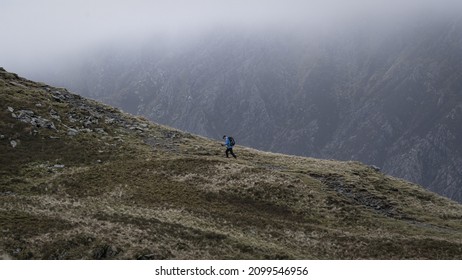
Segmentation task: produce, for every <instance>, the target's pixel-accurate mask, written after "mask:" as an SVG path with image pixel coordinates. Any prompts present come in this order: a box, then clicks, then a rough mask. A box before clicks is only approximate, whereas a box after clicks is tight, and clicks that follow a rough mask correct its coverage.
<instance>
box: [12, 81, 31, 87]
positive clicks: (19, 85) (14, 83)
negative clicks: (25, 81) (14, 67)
mask: <svg viewBox="0 0 462 280" xmlns="http://www.w3.org/2000/svg"><path fill="white" fill-rule="evenodd" d="M10 84H11V85H13V86H17V87H21V88H27V87H26V86H25V85H21V84H20V83H16V82H13V81H11V82H10Z"/></svg>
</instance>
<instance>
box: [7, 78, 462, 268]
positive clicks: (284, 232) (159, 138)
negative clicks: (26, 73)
mask: <svg viewBox="0 0 462 280" xmlns="http://www.w3.org/2000/svg"><path fill="white" fill-rule="evenodd" d="M57 97H58V98H57ZM0 104H1V107H0V135H3V136H2V137H0V138H1V139H0V154H1V157H0V230H1V239H0V257H1V256H3V257H4V258H18V259H80V258H84V259H164V258H168V259H175V258H179V259H247V258H252V259H262V258H268V259H279V258H282V259H285V258H291V259H293V258H296V259H428V258H429V259H453V258H455V259H460V258H462V223H461V221H462V206H461V205H459V204H457V203H454V202H452V201H450V200H448V199H445V198H442V197H440V196H437V195H435V194H433V193H430V192H428V191H426V190H424V189H423V188H421V187H419V186H416V185H413V184H410V183H407V182H405V181H402V180H398V179H395V178H392V177H389V176H385V175H384V174H382V173H379V172H376V171H374V170H373V169H371V168H369V167H368V166H365V165H362V164H361V163H358V162H338V161H327V160H317V159H311V158H302V157H294V156H286V155H279V154H272V153H265V152H261V151H256V150H252V149H248V148H245V147H239V146H238V147H237V148H236V152H237V154H238V157H239V158H238V159H237V160H234V159H226V158H224V156H223V155H224V154H223V152H224V151H223V149H222V147H221V146H220V144H219V142H217V141H212V140H209V139H205V138H201V137H198V136H194V135H190V134H187V133H183V132H180V131H176V130H173V129H170V128H166V127H163V126H159V125H156V124H153V123H149V122H147V121H146V120H144V119H141V118H137V117H133V116H129V115H126V114H124V113H121V112H120V111H118V110H116V109H114V108H110V107H108V106H105V105H102V104H99V103H97V102H94V101H90V100H86V99H83V98H80V97H79V96H76V95H73V94H70V93H68V92H67V91H66V90H64V89H56V88H52V87H49V86H46V85H42V84H37V83H34V82H31V81H28V80H25V79H22V78H19V77H17V76H16V75H14V74H11V73H8V72H5V71H3V69H0ZM8 107H11V108H13V109H14V112H18V111H19V110H32V111H34V115H35V116H40V117H42V118H45V119H48V120H51V121H53V123H54V125H55V127H56V130H55V129H50V128H44V127H40V128H37V127H33V126H32V125H31V124H30V123H25V122H21V121H19V120H18V119H15V118H14V117H12V113H11V112H10V111H9V110H8ZM51 110H54V112H53V113H51V114H50V112H52V111H51ZM55 112H56V113H55ZM52 115H54V116H55V117H54V118H52ZM57 116H59V117H57ZM89 121H90V122H89ZM69 128H73V129H80V130H82V129H83V128H86V129H87V130H86V131H81V132H80V133H78V134H77V135H75V136H70V135H68V131H69ZM101 129H103V130H104V132H102V131H101ZM11 140H15V141H16V142H17V146H16V147H15V148H13V147H12V145H11ZM56 164H59V165H64V167H63V168H61V167H56V166H55V165H56Z"/></svg>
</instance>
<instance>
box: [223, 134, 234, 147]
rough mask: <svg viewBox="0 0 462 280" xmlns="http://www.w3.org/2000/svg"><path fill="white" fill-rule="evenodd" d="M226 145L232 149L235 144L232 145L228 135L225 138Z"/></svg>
mask: <svg viewBox="0 0 462 280" xmlns="http://www.w3.org/2000/svg"><path fill="white" fill-rule="evenodd" d="M225 146H226V148H228V149H232V148H233V146H231V141H229V137H228V136H226V138H225Z"/></svg>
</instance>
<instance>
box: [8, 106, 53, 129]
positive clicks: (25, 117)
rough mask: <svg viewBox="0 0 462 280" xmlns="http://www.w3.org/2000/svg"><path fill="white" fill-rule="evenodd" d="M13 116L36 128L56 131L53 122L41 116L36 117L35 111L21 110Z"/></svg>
mask: <svg viewBox="0 0 462 280" xmlns="http://www.w3.org/2000/svg"><path fill="white" fill-rule="evenodd" d="M11 116H12V117H13V118H15V119H17V120H19V121H21V122H24V123H30V124H31V125H33V126H35V127H45V128H49V129H54V130H56V127H55V125H54V123H53V122H51V121H50V120H48V119H45V118H42V117H41V116H37V115H35V113H34V111H31V110H19V111H16V112H15V113H12V114H11Z"/></svg>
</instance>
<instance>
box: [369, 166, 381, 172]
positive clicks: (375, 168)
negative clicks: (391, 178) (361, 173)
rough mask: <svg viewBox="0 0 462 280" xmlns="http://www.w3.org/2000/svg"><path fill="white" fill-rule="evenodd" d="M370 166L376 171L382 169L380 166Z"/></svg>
mask: <svg viewBox="0 0 462 280" xmlns="http://www.w3.org/2000/svg"><path fill="white" fill-rule="evenodd" d="M369 167H370V168H371V169H372V170H374V171H377V172H379V171H380V167H378V166H375V165H370V166H369Z"/></svg>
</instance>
